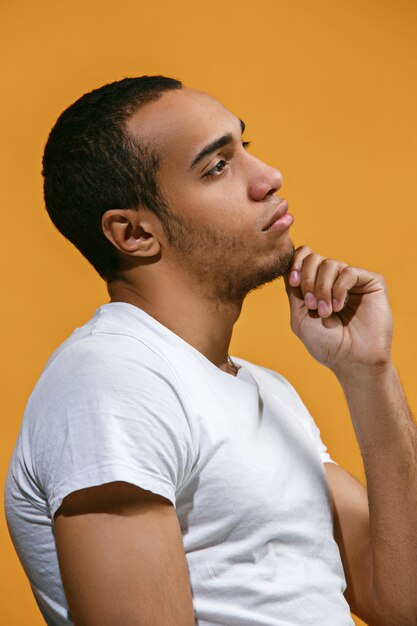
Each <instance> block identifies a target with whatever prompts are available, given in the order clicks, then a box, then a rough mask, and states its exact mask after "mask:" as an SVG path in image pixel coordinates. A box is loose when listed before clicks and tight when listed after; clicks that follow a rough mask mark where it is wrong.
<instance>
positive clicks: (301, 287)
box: [56, 89, 417, 626]
mask: <svg viewBox="0 0 417 626" xmlns="http://www.w3.org/2000/svg"><path fill="white" fill-rule="evenodd" d="M128 130H129V132H130V133H131V134H132V135H133V136H135V137H136V138H138V139H139V140H140V141H144V142H148V143H149V144H152V146H154V147H155V149H156V151H157V154H158V156H159V160H160V167H159V170H158V174H157V179H158V184H159V187H160V190H161V193H162V195H163V197H164V198H165V200H166V201H167V203H168V206H169V209H170V212H171V215H172V224H171V225H172V228H173V232H174V233H175V238H174V241H173V242H172V243H170V242H169V241H168V239H167V236H166V233H165V232H164V229H163V227H162V226H161V224H160V222H159V220H158V218H157V217H156V216H155V215H154V214H153V213H151V212H150V211H149V210H148V209H147V208H146V207H138V208H137V209H135V210H113V211H107V212H106V213H105V215H104V216H103V221H102V226H103V231H104V233H105V235H106V236H107V237H108V239H109V240H110V241H111V242H112V243H113V244H114V245H115V246H116V248H117V249H118V250H119V253H120V255H121V258H122V260H123V270H122V272H121V275H120V277H119V278H118V279H117V280H115V281H113V282H111V283H109V285H108V289H109V293H110V296H111V299H112V301H124V302H129V303H131V304H133V305H136V306H138V307H139V308H141V309H143V310H145V311H146V312H147V313H149V314H150V315H152V316H153V317H154V318H156V319H157V320H158V321H159V322H161V323H162V324H164V325H165V326H166V327H168V328H169V329H170V330H172V331H173V332H175V333H176V334H177V335H179V336H180V337H181V338H182V339H184V340H185V341H187V342H188V343H189V344H190V345H192V346H193V347H194V348H196V349H197V350H199V351H200V352H201V353H202V354H204V356H206V358H208V359H209V360H211V361H212V362H213V363H214V364H215V365H216V366H217V367H219V368H220V369H222V370H224V371H226V372H228V373H230V374H231V375H233V374H234V372H233V370H232V369H231V367H230V365H229V364H228V362H227V355H228V349H229V343H230V339H231V334H232V330H233V325H234V324H235V322H236V320H237V319H238V317H239V314H240V311H241V307H242V303H243V299H244V297H245V295H246V294H247V293H248V292H249V291H250V290H251V289H254V288H256V287H258V286H260V285H261V284H264V283H266V282H268V281H270V280H273V279H275V278H277V277H279V276H281V275H283V276H284V279H285V284H286V290H287V294H288V301H289V306H290V311H291V327H292V329H293V331H294V332H295V334H296V335H297V336H298V337H299V338H300V340H301V341H302V342H303V343H304V344H305V346H306V348H307V349H308V351H309V352H310V354H311V355H312V356H313V357H314V358H315V359H317V360H318V361H319V362H320V363H322V364H323V365H325V366H326V367H329V368H330V369H331V370H332V371H333V372H334V374H335V375H336V376H337V378H338V380H339V381H340V383H341V385H342V387H343V390H344V392H345V395H346V398H347V401H348V403H349V407H350V410H351V415H352V420H353V424H354V427H355V430H356V434H357V436H358V441H359V444H360V447H361V451H362V455H363V458H364V465H365V471H366V477H367V490H366V489H365V488H364V487H363V486H362V485H361V484H360V483H358V481H356V480H355V479H354V478H353V477H352V476H350V475H349V474H348V473H347V472H346V471H345V470H343V469H342V468H340V467H338V466H334V465H330V464H326V473H327V477H328V482H329V489H330V493H331V498H332V502H333V513H334V521H335V538H336V540H337V542H338V544H339V548H340V552H341V556H342V560H343V565H344V568H345V573H346V578H347V590H346V597H347V599H348V601H349V603H350V606H351V609H352V611H353V612H354V613H356V614H357V615H359V616H360V617H362V618H363V619H366V620H367V621H368V622H369V624H375V625H378V626H394V625H395V626H408V625H411V624H416V623H417V602H416V599H415V592H414V589H413V584H412V582H410V581H414V580H415V579H416V577H417V571H416V570H417V566H416V563H417V540H416V539H415V536H416V533H415V530H414V529H415V528H416V525H417V513H416V511H417V506H416V505H417V495H416V494H417V488H416V487H417V485H416V478H415V477H416V474H417V473H416V452H415V451H416V450H417V435H416V428H415V425H414V423H413V421H412V418H411V414H410V411H409V409H408V407H407V403H406V401H405V398H404V394H403V391H402V388H401V385H400V383H399V380H398V375H397V373H396V371H395V368H394V366H393V364H392V359H391V337H392V318H391V312H390V307H389V304H388V298H387V293H386V286H385V283H384V280H383V278H382V277H381V276H379V275H377V274H374V273H371V272H368V271H366V270H363V269H361V268H353V267H348V266H347V265H346V264H344V263H342V262H340V261H336V260H333V259H324V258H323V257H321V256H320V255H318V254H315V253H314V252H312V251H311V250H310V249H309V248H308V247H307V246H302V247H301V248H299V249H297V251H294V247H293V244H292V241H291V238H290V235H289V227H290V225H291V220H289V221H288V223H287V227H285V228H281V229H280V230H279V231H266V232H265V231H264V230H263V229H264V228H265V226H266V225H267V224H268V223H269V222H270V220H271V217H272V215H273V214H274V212H275V211H276V210H277V208H278V207H279V206H281V208H282V207H283V206H284V205H283V203H282V199H281V198H280V197H279V196H278V195H277V194H278V191H279V190H280V188H281V185H282V176H281V173H280V172H279V171H278V170H276V169H274V168H272V167H270V166H268V165H266V164H265V163H262V162H261V161H259V160H258V159H256V158H255V157H254V156H253V155H252V154H251V153H250V152H248V151H246V150H245V148H244V147H243V146H242V137H241V126H240V123H239V120H238V119H237V118H236V116H235V115H233V114H232V113H231V112H229V111H228V110H227V109H225V108H224V107H223V106H222V105H221V104H220V103H219V102H218V101H217V100H215V99H214V98H212V97H210V96H208V95H207V94H202V93H201V92H197V91H194V90H191V89H183V90H178V91H173V92H167V93H166V94H164V95H163V96H162V97H161V98H160V99H159V100H158V101H156V102H152V103H150V104H148V105H146V106H144V107H142V108H141V109H139V110H138V111H137V112H136V113H135V114H134V115H133V116H132V117H131V119H130V120H129V122H128ZM224 135H230V141H229V142H228V143H227V145H225V146H223V147H220V148H217V149H216V150H215V151H214V152H211V153H210V154H208V155H207V156H206V157H204V159H202V160H201V161H200V162H199V163H198V165H197V166H196V167H194V168H192V167H190V165H191V163H192V161H193V159H194V158H195V156H196V155H197V154H198V153H199V152H200V151H201V150H202V149H203V148H204V147H205V146H206V145H207V144H210V143H211V142H213V141H215V140H216V139H218V138H219V137H223V136H224ZM106 490H110V491H106ZM88 492H89V493H88V498H86V497H84V494H82V493H81V492H78V493H76V494H71V495H70V496H68V498H66V499H65V500H64V503H63V505H62V507H61V509H60V510H59V511H58V514H57V517H56V537H57V548H58V555H59V559H60V565H61V570H62V574H63V582H64V586H65V590H66V593H67V596H68V600H69V605H70V607H71V610H72V612H73V615H74V617H75V622H76V623H77V624H79V625H84V624H88V625H89V626H90V624H91V625H95V624H109V625H110V624H117V625H119V624H130V625H133V626H134V625H141V624H147V625H148V626H157V625H159V624H161V625H162V624H164V625H167V624H168V625H169V624H171V623H172V624H184V626H187V625H188V624H192V623H194V621H193V617H192V602H191V592H190V588H189V581H188V580H187V577H186V576H185V575H184V571H185V569H184V567H185V557H184V553H183V548H182V544H181V541H180V537H179V535H178V520H177V519H176V516H175V511H174V509H173V507H172V505H170V504H169V503H167V502H165V503H164V504H162V503H161V498H160V497H158V496H153V495H152V494H149V493H146V492H142V490H138V489H137V488H133V487H131V486H130V487H129V489H127V490H126V488H125V487H122V486H121V485H120V484H118V483H114V484H113V485H108V486H102V487H95V488H92V489H90V490H88ZM103 494H104V495H106V497H104V495H103ZM109 495H110V496H111V497H110V500H109V499H108V497H107V496H109ZM162 500H163V499H162ZM108 502H111V504H109V503H108ZM91 507H92V508H91ZM110 539H111V540H110ZM103 543H105V545H106V550H107V551H108V552H107V556H106V557H104V556H103V550H102V549H101V546H102V545H103ZM165 554H168V555H169V559H168V560H166V559H165V556H164V555H165ZM104 558H106V559H107V561H103V559H104ZM119 581H122V584H119ZM149 581H160V584H157V583H156V582H155V584H150V583H149ZM125 585H127V586H126V593H123V590H124V589H125ZM83 589H88V592H85V593H84V592H83ZM131 594H132V595H131ZM138 597H140V598H141V602H136V603H135V602H134V601H132V598H136V599H137V598H138ZM114 607H117V611H115V609H114ZM113 616H115V617H113ZM169 616H171V617H169ZM170 619H171V621H169V620H170ZM106 620H107V621H106Z"/></svg>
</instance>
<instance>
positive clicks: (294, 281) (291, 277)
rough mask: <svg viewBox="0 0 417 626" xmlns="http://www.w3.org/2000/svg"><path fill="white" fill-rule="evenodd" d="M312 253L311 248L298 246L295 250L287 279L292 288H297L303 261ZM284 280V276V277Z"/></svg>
mask: <svg viewBox="0 0 417 626" xmlns="http://www.w3.org/2000/svg"><path fill="white" fill-rule="evenodd" d="M311 253H312V250H311V248H309V247H308V246H300V247H299V248H297V249H296V251H295V255H294V259H293V262H292V264H291V268H290V270H289V273H288V276H287V279H288V282H289V284H290V285H291V286H292V287H298V286H299V284H300V278H301V267H302V265H303V261H304V259H305V258H306V257H307V256H308V255H309V254H311ZM284 278H285V276H284Z"/></svg>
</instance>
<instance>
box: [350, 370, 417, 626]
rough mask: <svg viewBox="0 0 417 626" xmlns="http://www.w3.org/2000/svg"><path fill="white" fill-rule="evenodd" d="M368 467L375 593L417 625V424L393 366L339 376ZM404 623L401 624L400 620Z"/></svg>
mask: <svg viewBox="0 0 417 626" xmlns="http://www.w3.org/2000/svg"><path fill="white" fill-rule="evenodd" d="M338 379H339V381H340V383H341V385H342V387H343V390H344V392H345V395H346V398H347V401H348V404H349V408H350V412H351V416H352V421H353V425H354V428H355V431H356V435H357V438H358V441H359V445H360V448H361V452H362V457H363V461H364V466H365V474H366V479H367V490H368V499H369V512H370V523H371V539H372V557H373V558H372V560H373V582H374V591H375V596H376V598H377V600H378V602H379V603H381V605H383V606H384V607H387V611H388V612H389V614H391V615H398V616H399V617H400V616H401V617H400V619H401V620H402V621H401V623H404V624H411V623H412V624H415V623H417V596H416V592H415V581H416V580H417V428H416V426H415V424H414V422H413V419H412V415H411V411H410V409H409V408H408V406H407V402H406V398H405V395H404V392H403V389H402V387H401V383H400V381H399V378H398V375H397V372H396V371H395V368H394V367H393V365H392V364H390V365H389V366H387V367H384V368H381V369H379V370H377V371H375V369H374V370H373V372H372V373H370V371H369V370H366V369H364V370H362V371H358V370H356V369H355V368H354V367H352V368H351V369H350V371H349V372H348V373H345V374H338ZM397 623H400V622H397Z"/></svg>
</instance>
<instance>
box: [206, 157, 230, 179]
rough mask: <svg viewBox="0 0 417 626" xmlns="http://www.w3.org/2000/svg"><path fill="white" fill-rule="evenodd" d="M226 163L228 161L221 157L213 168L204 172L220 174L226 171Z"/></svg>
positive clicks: (212, 174)
mask: <svg viewBox="0 0 417 626" xmlns="http://www.w3.org/2000/svg"><path fill="white" fill-rule="evenodd" d="M226 165H227V163H226V161H225V160H224V159H221V160H220V161H218V162H217V163H216V165H215V166H214V167H213V168H212V169H211V170H209V171H208V172H207V173H206V174H204V176H219V175H220V174H222V172H224V170H225V167H226Z"/></svg>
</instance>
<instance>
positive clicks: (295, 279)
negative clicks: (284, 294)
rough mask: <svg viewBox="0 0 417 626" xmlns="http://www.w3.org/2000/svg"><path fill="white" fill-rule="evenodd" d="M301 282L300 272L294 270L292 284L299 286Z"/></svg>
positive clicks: (291, 278) (291, 277)
mask: <svg viewBox="0 0 417 626" xmlns="http://www.w3.org/2000/svg"><path fill="white" fill-rule="evenodd" d="M299 280H300V272H298V271H297V270H293V271H292V272H291V274H290V283H291V284H298V281H299Z"/></svg>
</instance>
